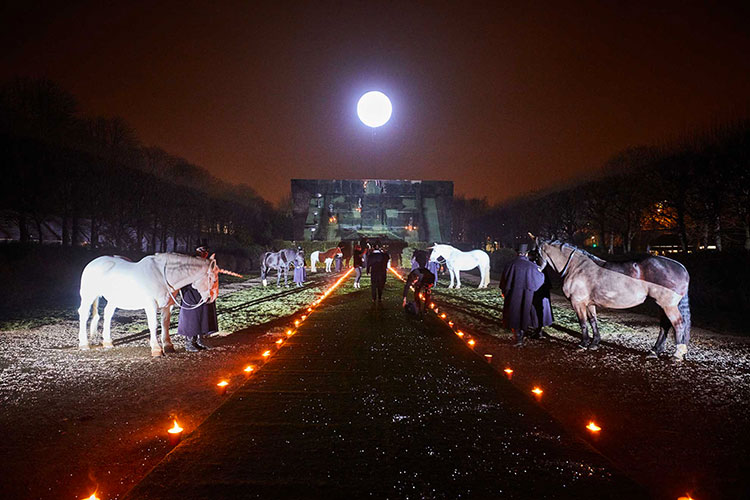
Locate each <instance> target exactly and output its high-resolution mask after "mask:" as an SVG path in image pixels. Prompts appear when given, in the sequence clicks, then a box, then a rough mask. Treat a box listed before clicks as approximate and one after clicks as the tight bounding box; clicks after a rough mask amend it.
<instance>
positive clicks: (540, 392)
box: [531, 387, 544, 396]
mask: <svg viewBox="0 0 750 500" xmlns="http://www.w3.org/2000/svg"><path fill="white" fill-rule="evenodd" d="M531 392H533V393H534V394H536V395H537V396H541V395H542V393H543V392H544V391H543V390H541V389H540V388H539V387H534V388H533V389H531Z"/></svg>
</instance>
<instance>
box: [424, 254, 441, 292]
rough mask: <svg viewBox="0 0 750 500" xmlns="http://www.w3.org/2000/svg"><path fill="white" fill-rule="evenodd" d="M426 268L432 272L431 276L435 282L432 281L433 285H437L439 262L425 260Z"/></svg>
mask: <svg viewBox="0 0 750 500" xmlns="http://www.w3.org/2000/svg"><path fill="white" fill-rule="evenodd" d="M427 270H428V271H430V272H431V273H432V275H433V276H435V283H433V285H434V286H437V283H438V271H439V270H440V263H439V262H437V261H434V260H431V261H428V262H427Z"/></svg>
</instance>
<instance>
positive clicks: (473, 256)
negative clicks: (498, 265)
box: [430, 243, 490, 288]
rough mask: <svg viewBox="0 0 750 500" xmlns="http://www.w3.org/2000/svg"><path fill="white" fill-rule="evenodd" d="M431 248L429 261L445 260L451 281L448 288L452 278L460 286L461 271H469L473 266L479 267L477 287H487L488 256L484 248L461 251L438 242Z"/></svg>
mask: <svg viewBox="0 0 750 500" xmlns="http://www.w3.org/2000/svg"><path fill="white" fill-rule="evenodd" d="M431 248H432V253H430V261H431V262H438V259H440V258H443V259H444V260H445V267H447V268H448V272H449V273H450V276H451V283H450V285H449V286H448V288H453V282H454V280H455V282H456V285H455V286H456V288H461V271H470V270H472V269H474V268H475V267H478V268H479V274H480V276H481V279H480V280H479V286H478V287H477V288H487V286H488V285H489V284H490V256H489V255H487V252H485V251H484V250H470V251H468V252H462V251H461V250H459V249H458V248H456V247H452V246H450V245H441V244H438V243H435V244H434V245H433V246H432V247H431Z"/></svg>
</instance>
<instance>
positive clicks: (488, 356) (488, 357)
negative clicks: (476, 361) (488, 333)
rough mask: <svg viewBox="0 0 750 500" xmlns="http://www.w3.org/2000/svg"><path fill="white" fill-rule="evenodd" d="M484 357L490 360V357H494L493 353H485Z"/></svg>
mask: <svg viewBox="0 0 750 500" xmlns="http://www.w3.org/2000/svg"><path fill="white" fill-rule="evenodd" d="M484 357H485V358H487V360H488V361H489V360H490V359H492V354H485V355H484Z"/></svg>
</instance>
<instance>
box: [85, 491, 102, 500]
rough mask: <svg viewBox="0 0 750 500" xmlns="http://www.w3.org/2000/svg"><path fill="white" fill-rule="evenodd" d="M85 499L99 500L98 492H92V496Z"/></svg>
mask: <svg viewBox="0 0 750 500" xmlns="http://www.w3.org/2000/svg"><path fill="white" fill-rule="evenodd" d="M84 500H99V497H98V496H96V492H94V493H92V494H91V496H90V497H88V498H84Z"/></svg>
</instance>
